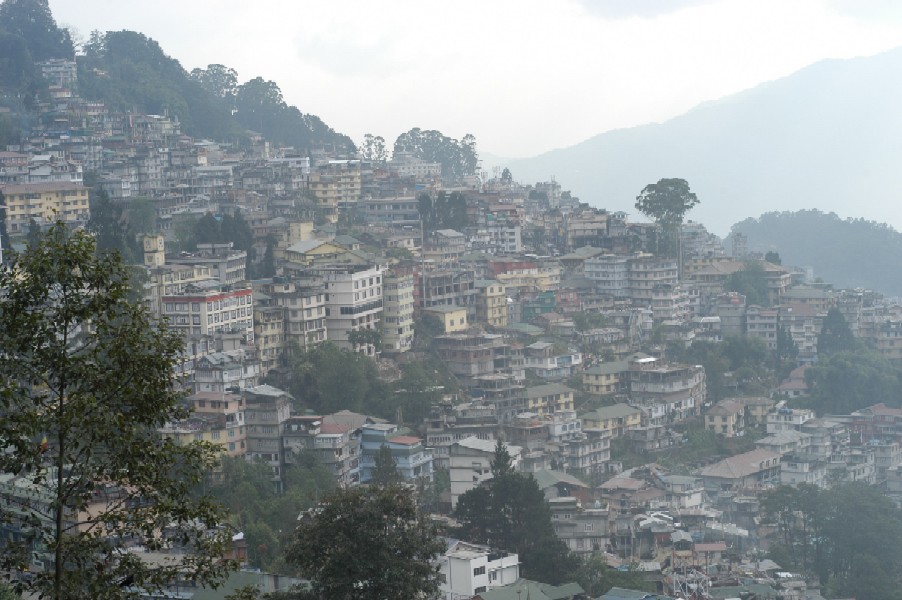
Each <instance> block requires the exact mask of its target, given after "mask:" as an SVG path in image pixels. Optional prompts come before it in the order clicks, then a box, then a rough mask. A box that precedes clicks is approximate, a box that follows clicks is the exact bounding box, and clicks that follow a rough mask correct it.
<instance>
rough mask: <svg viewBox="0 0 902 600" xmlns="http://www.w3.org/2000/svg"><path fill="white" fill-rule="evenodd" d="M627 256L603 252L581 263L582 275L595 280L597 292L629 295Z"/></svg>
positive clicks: (614, 295) (608, 294)
mask: <svg viewBox="0 0 902 600" xmlns="http://www.w3.org/2000/svg"><path fill="white" fill-rule="evenodd" d="M629 261H630V259H629V257H627V256H616V255H613V254H603V255H601V256H596V257H594V258H590V259H588V260H586V262H585V263H583V272H584V275H585V276H586V277H587V278H588V279H591V280H592V281H594V282H595V285H596V286H597V290H598V293H599V294H604V295H607V296H612V297H614V298H627V297H629V277H628V274H629Z"/></svg>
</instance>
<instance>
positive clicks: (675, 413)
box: [629, 357, 706, 426]
mask: <svg viewBox="0 0 902 600" xmlns="http://www.w3.org/2000/svg"><path fill="white" fill-rule="evenodd" d="M629 365H630V370H629V377H630V405H631V406H635V407H637V408H639V409H641V410H642V412H643V413H645V419H646V420H645V422H646V423H647V424H648V425H650V426H657V425H668V424H670V423H673V422H676V421H681V420H683V419H686V418H688V417H692V416H694V415H697V414H698V411H699V408H700V407H701V406H702V405H703V404H704V402H705V398H706V386H705V369H704V367H702V366H699V365H693V366H690V365H680V364H667V363H664V362H662V361H660V360H659V359H656V358H652V357H645V358H635V359H633V360H631V361H630V363H629Z"/></svg>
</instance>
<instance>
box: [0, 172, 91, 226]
mask: <svg viewBox="0 0 902 600" xmlns="http://www.w3.org/2000/svg"><path fill="white" fill-rule="evenodd" d="M0 192H2V193H3V198H4V204H5V206H6V231H7V232H8V233H9V235H12V236H17V235H22V234H25V233H27V232H28V227H29V224H30V223H31V221H34V222H35V223H37V224H38V225H47V224H50V223H53V222H54V221H57V220H59V221H63V222H65V223H67V224H70V225H82V226H83V225H85V224H87V222H88V219H90V217H91V212H90V207H89V206H88V188H86V187H85V186H83V185H80V184H77V183H70V182H65V181H61V182H54V183H25V184H13V185H2V186H0Z"/></svg>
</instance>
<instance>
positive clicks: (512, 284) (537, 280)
mask: <svg viewBox="0 0 902 600" xmlns="http://www.w3.org/2000/svg"><path fill="white" fill-rule="evenodd" d="M497 279H498V281H500V282H501V283H502V284H504V285H505V286H506V287H508V288H519V290H520V291H521V292H545V291H548V290H557V289H558V288H559V287H560V286H561V269H560V267H547V268H541V269H516V270H514V271H509V272H507V273H499V274H498V276H497Z"/></svg>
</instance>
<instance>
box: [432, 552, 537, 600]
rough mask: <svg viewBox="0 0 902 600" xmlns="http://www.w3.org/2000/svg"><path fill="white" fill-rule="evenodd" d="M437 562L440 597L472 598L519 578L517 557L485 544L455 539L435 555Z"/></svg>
mask: <svg viewBox="0 0 902 600" xmlns="http://www.w3.org/2000/svg"><path fill="white" fill-rule="evenodd" d="M438 563H439V574H440V575H441V577H440V580H441V583H440V585H439V594H440V596H441V599H442V600H461V599H462V598H474V597H477V596H478V595H479V594H482V593H485V592H486V591H488V590H491V589H494V588H499V587H503V586H510V585H512V584H514V583H516V582H517V581H518V580H519V579H520V560H519V557H518V556H517V555H516V554H510V553H508V552H505V551H502V550H494V549H491V548H489V547H488V546H477V545H475V544H470V543H467V542H460V541H458V542H455V543H454V545H453V546H451V547H450V548H449V549H448V550H447V551H446V552H445V554H444V555H442V556H440V557H439V558H438ZM528 595H529V594H527V596H528ZM523 600H527V599H526V598H524V599H523Z"/></svg>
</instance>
